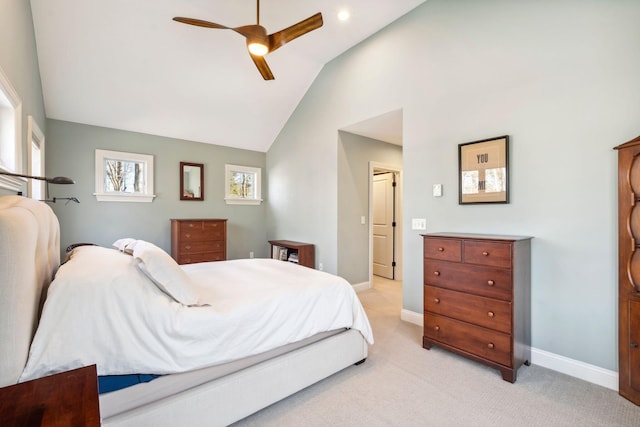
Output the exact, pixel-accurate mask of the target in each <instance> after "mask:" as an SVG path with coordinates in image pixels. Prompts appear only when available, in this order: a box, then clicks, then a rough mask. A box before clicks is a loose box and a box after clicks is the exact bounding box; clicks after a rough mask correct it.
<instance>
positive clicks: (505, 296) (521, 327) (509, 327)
mask: <svg viewBox="0 0 640 427" xmlns="http://www.w3.org/2000/svg"><path fill="white" fill-rule="evenodd" d="M422 236H423V239H424V336H423V338H422V346H423V347H424V348H426V349H430V348H431V346H432V345H434V344H435V345H437V346H439V347H442V348H445V349H447V350H450V351H453V352H455V353H458V354H460V355H463V356H466V357H468V358H470V359H473V360H476V361H478V362H481V363H484V364H486V365H488V366H491V367H493V368H496V369H499V370H500V373H501V374H502V378H503V379H504V380H505V381H509V382H515V380H516V374H517V371H518V368H519V367H520V366H522V364H526V365H528V364H529V361H530V360H531V261H530V260H531V237H523V236H497V235H480V234H458V233H434V234H423V235H422Z"/></svg>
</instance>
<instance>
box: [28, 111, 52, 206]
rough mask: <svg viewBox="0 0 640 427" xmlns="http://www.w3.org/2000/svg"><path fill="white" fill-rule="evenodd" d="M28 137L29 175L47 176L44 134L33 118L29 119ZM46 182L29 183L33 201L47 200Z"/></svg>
mask: <svg viewBox="0 0 640 427" xmlns="http://www.w3.org/2000/svg"><path fill="white" fill-rule="evenodd" d="M27 136H28V138H29V139H28V141H29V150H28V151H27V164H28V171H29V175H34V176H45V173H44V134H43V133H42V131H41V130H40V127H39V126H38V124H37V123H36V122H35V120H33V117H32V116H28V117H27ZM44 186H45V182H44V181H40V180H35V179H30V180H28V181H27V194H28V195H29V197H31V198H32V199H36V200H43V199H46V198H47V194H46V192H45V187H44Z"/></svg>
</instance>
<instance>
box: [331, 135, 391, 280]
mask: <svg viewBox="0 0 640 427" xmlns="http://www.w3.org/2000/svg"><path fill="white" fill-rule="evenodd" d="M338 137H339V143H338V260H349V261H348V262H338V273H337V274H338V275H339V276H341V277H344V278H345V279H347V280H348V281H349V283H351V284H353V285H355V284H360V283H364V282H368V281H369V163H370V162H376V163H384V164H386V165H388V166H395V167H397V168H398V169H401V168H402V147H400V146H398V145H393V144H388V143H386V142H382V141H377V140H375V139H371V138H366V137H363V136H359V135H354V134H351V133H347V132H340V133H339V135H338ZM362 216H364V217H365V218H366V224H364V225H363V224H361V223H360V217H362Z"/></svg>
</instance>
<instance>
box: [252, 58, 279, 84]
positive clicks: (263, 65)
mask: <svg viewBox="0 0 640 427" xmlns="http://www.w3.org/2000/svg"><path fill="white" fill-rule="evenodd" d="M249 56H251V59H253V63H254V64H256V67H258V71H260V74H262V78H264V79H265V80H274V79H275V77H273V73H272V72H271V69H270V68H269V65H268V64H267V61H266V59H264V56H257V55H251V54H249Z"/></svg>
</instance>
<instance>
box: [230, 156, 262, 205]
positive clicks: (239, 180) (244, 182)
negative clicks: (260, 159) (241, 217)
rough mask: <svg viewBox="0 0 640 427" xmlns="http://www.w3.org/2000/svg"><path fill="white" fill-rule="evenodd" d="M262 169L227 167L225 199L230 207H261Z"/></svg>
mask: <svg viewBox="0 0 640 427" xmlns="http://www.w3.org/2000/svg"><path fill="white" fill-rule="evenodd" d="M260 173H261V169H260V168H253V167H250V166H236V165H225V183H226V187H225V197H224V200H225V201H226V202H227V204H229V205H233V204H236V205H259V204H260V203H261V202H262V199H261V195H262V191H261V188H262V185H261V181H260Z"/></svg>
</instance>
